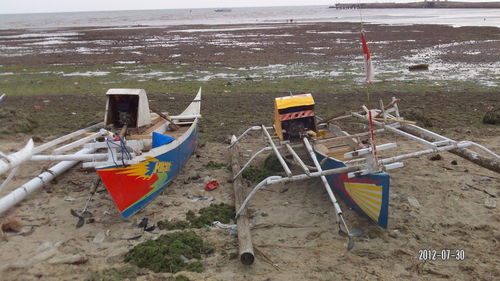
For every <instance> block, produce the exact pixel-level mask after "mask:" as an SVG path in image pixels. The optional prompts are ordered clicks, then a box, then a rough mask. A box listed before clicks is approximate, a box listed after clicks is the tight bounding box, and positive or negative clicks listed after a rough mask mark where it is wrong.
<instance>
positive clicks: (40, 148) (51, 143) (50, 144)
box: [33, 122, 104, 154]
mask: <svg viewBox="0 0 500 281" xmlns="http://www.w3.org/2000/svg"><path fill="white" fill-rule="evenodd" d="M102 126H104V122H100V123H97V124H94V125H92V126H90V127H87V128H84V129H81V130H78V131H74V132H73V133H69V134H67V135H64V136H62V137H59V138H57V139H54V140H51V141H49V142H47V143H44V144H42V145H39V146H37V147H35V149H34V150H33V154H37V153H40V152H42V151H44V150H46V149H48V148H51V147H53V146H56V145H58V144H60V143H63V142H65V141H67V140H70V139H72V138H74V137H77V136H79V135H82V134H85V133H87V132H90V131H93V130H95V129H98V128H101V127H102Z"/></svg>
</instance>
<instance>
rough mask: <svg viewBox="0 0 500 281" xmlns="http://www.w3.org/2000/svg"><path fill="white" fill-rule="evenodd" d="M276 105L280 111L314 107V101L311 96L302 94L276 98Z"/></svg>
mask: <svg viewBox="0 0 500 281" xmlns="http://www.w3.org/2000/svg"><path fill="white" fill-rule="evenodd" d="M274 104H275V108H276V109H278V110H279V109H285V108H289V107H295V106H304V105H314V99H313V97H312V95H311V94H302V95H295V96H286V97H280V98H276V99H275V100H274Z"/></svg>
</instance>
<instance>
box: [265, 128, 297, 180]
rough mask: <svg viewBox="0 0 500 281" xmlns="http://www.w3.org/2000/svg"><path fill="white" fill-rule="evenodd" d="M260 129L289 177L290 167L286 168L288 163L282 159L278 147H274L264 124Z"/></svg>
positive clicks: (290, 173)
mask: <svg viewBox="0 0 500 281" xmlns="http://www.w3.org/2000/svg"><path fill="white" fill-rule="evenodd" d="M262 131H263V132H264V134H265V135H266V137H267V140H269V144H271V147H272V148H273V150H274V154H276V158H278V160H279V161H280V163H281V166H283V170H285V173H286V174H287V176H289V177H290V176H291V175H292V171H290V168H288V165H287V164H286V162H285V159H283V156H281V154H280V152H279V151H278V148H276V145H275V144H274V141H273V139H272V138H271V135H269V132H268V131H267V128H266V127H265V126H264V125H262Z"/></svg>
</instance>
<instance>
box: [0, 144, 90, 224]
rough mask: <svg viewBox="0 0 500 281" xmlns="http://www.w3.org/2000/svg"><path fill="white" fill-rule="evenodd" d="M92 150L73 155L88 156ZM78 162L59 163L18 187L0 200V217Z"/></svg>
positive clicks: (88, 149)
mask: <svg viewBox="0 0 500 281" xmlns="http://www.w3.org/2000/svg"><path fill="white" fill-rule="evenodd" d="M94 150H95V149H93V148H84V149H82V150H80V151H78V152H77V153H75V154H76V155H79V154H89V153H92V152H94ZM78 162H79V161H62V162H59V163H58V164H56V165H54V166H52V167H50V168H49V169H48V170H47V171H46V172H43V173H41V174H40V175H38V177H36V178H33V179H32V180H30V181H29V182H27V183H25V184H23V185H22V186H20V187H18V188H17V189H15V190H14V191H12V192H11V193H9V194H7V195H5V196H4V197H2V198H0V215H1V214H2V213H4V212H6V211H7V210H9V209H10V208H11V207H13V206H15V205H16V204H17V203H19V202H21V201H22V200H23V199H24V198H26V196H28V194H30V193H31V192H33V191H35V190H37V189H39V188H40V187H42V186H44V185H46V184H47V183H49V182H50V181H51V180H53V179H54V178H55V177H56V176H58V175H60V174H62V173H64V172H65V171H66V170H68V169H69V168H71V167H73V166H74V165H76V164H77V163H78Z"/></svg>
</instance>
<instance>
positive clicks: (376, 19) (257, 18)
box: [0, 6, 500, 30]
mask: <svg viewBox="0 0 500 281" xmlns="http://www.w3.org/2000/svg"><path fill="white" fill-rule="evenodd" d="M361 18H362V19H363V22H367V23H378V24H390V25H412V24H445V25H452V26H496V27H500V9H446V10H445V9H363V10H336V9H329V8H328V7H327V6H303V7H260V8H259V7H253V8H233V9H231V11H230V12H215V10H214V9H191V10H190V9H182V10H136V11H102V12H72V13H42V14H2V15H0V29H34V30H35V29H36V30H40V29H53V28H64V27H95V26H103V27H133V26H172V25H214V24H249V23H281V22H285V21H287V20H289V19H293V21H294V22H299V23H300V22H359V21H360V20H361Z"/></svg>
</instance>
